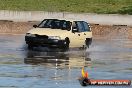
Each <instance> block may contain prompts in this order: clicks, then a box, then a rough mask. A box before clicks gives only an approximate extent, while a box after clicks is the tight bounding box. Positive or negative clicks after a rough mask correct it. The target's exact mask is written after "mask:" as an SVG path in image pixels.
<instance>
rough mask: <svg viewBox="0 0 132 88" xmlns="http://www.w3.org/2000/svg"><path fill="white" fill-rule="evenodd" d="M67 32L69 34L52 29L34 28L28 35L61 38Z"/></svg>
mask: <svg viewBox="0 0 132 88" xmlns="http://www.w3.org/2000/svg"><path fill="white" fill-rule="evenodd" d="M66 32H69V31H67V30H61V29H51V28H33V29H31V30H29V31H28V32H27V33H31V34H38V35H47V36H60V35H63V34H64V33H66Z"/></svg>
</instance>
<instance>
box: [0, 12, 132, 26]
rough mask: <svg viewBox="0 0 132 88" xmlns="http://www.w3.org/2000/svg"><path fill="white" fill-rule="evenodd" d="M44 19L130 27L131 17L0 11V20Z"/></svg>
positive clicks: (131, 23)
mask: <svg viewBox="0 0 132 88" xmlns="http://www.w3.org/2000/svg"><path fill="white" fill-rule="evenodd" d="M46 18H58V19H67V20H84V21H88V22H89V23H95V24H107V25H132V15H118V14H112V15H110V14H88V13H82V14H81V13H67V12H65V13H63V12H43V11H7V10H1V11H0V20H12V21H42V20H43V19H46Z"/></svg>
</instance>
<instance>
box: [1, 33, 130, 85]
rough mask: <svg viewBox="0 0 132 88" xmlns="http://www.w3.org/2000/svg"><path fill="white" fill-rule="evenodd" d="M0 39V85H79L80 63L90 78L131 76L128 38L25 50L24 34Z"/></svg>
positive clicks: (124, 77)
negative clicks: (51, 49) (80, 47)
mask: <svg viewBox="0 0 132 88" xmlns="http://www.w3.org/2000/svg"><path fill="white" fill-rule="evenodd" d="M0 41H2V42H0V48H1V49H0V88H67V87H69V88H73V87H75V88H80V87H81V85H80V84H79V82H78V80H77V79H78V77H79V76H80V75H81V68H82V67H83V66H85V70H86V71H87V70H88V72H89V76H90V78H93V79H130V80H132V68H131V67H132V49H131V48H130V47H126V46H127V44H128V45H130V44H131V43H132V41H130V40H128V39H124V40H120V39H114V40H99V39H94V40H93V43H92V46H91V47H90V48H89V49H87V50H86V52H85V51H84V50H77V49H71V50H70V51H68V52H45V51H37V50H36V51H28V50H27V49H26V46H25V44H24V36H23V35H19V36H18V35H10V36H7V35H0ZM5 42H6V43H5ZM92 88H99V87H98V86H92ZM100 88H106V87H104V86H101V87H100ZM107 88H113V87H107ZM116 88H122V87H120V86H119V87H118V86H117V87H116ZM127 88H131V86H130V87H129V86H128V87H127Z"/></svg>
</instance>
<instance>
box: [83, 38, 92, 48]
mask: <svg viewBox="0 0 132 88" xmlns="http://www.w3.org/2000/svg"><path fill="white" fill-rule="evenodd" d="M91 43H92V38H86V40H85V44H86V46H87V47H88V48H89V45H91Z"/></svg>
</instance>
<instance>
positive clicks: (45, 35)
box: [25, 19, 92, 49]
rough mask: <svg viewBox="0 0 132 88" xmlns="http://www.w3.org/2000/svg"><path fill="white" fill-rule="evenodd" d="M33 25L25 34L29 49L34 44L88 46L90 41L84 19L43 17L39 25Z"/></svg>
mask: <svg viewBox="0 0 132 88" xmlns="http://www.w3.org/2000/svg"><path fill="white" fill-rule="evenodd" d="M33 27H34V28H33V29H31V30H29V31H28V32H27V33H26V36H25V41H26V44H28V48H29V49H32V48H33V47H34V46H45V47H55V48H61V49H68V48H69V47H83V46H87V47H89V45H90V44H91V42H92V31H91V28H90V25H89V24H88V23H87V22H85V21H73V22H70V21H66V20H59V19H44V20H43V21H42V22H41V23H40V24H39V25H33Z"/></svg>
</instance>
